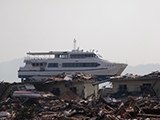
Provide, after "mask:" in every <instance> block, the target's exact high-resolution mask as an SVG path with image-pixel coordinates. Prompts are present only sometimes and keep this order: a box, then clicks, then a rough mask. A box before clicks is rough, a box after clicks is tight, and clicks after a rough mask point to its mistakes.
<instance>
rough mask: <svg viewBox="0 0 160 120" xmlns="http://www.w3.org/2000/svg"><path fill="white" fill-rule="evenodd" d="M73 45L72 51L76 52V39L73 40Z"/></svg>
mask: <svg viewBox="0 0 160 120" xmlns="http://www.w3.org/2000/svg"><path fill="white" fill-rule="evenodd" d="M73 43H74V44H73V48H74V50H76V39H74V40H73Z"/></svg>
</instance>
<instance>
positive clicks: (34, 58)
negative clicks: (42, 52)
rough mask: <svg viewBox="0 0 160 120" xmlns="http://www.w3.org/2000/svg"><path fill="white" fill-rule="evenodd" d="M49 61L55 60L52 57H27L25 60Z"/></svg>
mask: <svg viewBox="0 0 160 120" xmlns="http://www.w3.org/2000/svg"><path fill="white" fill-rule="evenodd" d="M47 59H53V58H52V57H25V58H24V60H25V61H27V60H47Z"/></svg>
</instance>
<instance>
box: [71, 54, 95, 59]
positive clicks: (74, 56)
mask: <svg viewBox="0 0 160 120" xmlns="http://www.w3.org/2000/svg"><path fill="white" fill-rule="evenodd" d="M87 57H97V56H96V55H95V54H71V58H87Z"/></svg>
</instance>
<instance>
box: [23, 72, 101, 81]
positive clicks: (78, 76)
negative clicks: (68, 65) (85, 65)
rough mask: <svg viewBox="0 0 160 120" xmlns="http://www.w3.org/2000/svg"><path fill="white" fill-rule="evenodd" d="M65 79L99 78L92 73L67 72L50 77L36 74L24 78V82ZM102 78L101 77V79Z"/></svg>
mask: <svg viewBox="0 0 160 120" xmlns="http://www.w3.org/2000/svg"><path fill="white" fill-rule="evenodd" d="M63 80H68V81H69V80H70V81H88V80H89V81H93V80H97V79H96V76H93V75H91V74H85V73H72V74H66V73H65V72H64V73H62V74H58V75H56V76H50V77H44V78H42V77H38V76H34V77H31V78H28V79H27V80H24V82H31V81H33V82H35V81H37V82H40V81H44V82H45V81H63ZM99 80H100V79H99Z"/></svg>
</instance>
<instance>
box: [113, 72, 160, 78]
mask: <svg viewBox="0 0 160 120" xmlns="http://www.w3.org/2000/svg"><path fill="white" fill-rule="evenodd" d="M153 77H155V78H157V77H160V72H159V71H155V72H152V73H149V74H147V75H133V74H129V73H127V74H126V75H123V76H113V77H110V79H124V78H126V79H134V78H153Z"/></svg>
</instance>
